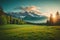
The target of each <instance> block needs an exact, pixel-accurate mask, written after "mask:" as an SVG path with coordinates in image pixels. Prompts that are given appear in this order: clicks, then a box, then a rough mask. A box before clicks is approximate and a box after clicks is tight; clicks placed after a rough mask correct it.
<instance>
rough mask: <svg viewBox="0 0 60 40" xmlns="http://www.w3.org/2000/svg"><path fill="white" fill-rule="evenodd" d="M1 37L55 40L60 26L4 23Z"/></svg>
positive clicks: (22, 39)
mask: <svg viewBox="0 0 60 40" xmlns="http://www.w3.org/2000/svg"><path fill="white" fill-rule="evenodd" d="M0 30H1V31H0V34H1V36H2V37H1V39H2V40H3V38H4V40H5V39H8V40H9V39H11V40H13V39H14V40H35V39H36V40H55V36H56V35H57V32H58V30H60V27H59V26H40V25H4V26H1V27H0ZM59 37H60V36H59Z"/></svg>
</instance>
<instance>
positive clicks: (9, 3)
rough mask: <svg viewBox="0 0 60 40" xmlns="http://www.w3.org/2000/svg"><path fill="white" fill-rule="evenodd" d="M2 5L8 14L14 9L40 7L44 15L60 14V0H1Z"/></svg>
mask: <svg viewBox="0 0 60 40" xmlns="http://www.w3.org/2000/svg"><path fill="white" fill-rule="evenodd" d="M0 5H1V6H2V7H3V8H4V11H6V12H11V11H12V10H13V9H14V8H16V7H20V6H24V7H25V6H36V7H40V8H41V9H40V11H41V12H42V13H50V12H51V13H54V12H55V11H59V12H60V1H59V0H0ZM13 11H14V10H13ZM17 11H18V10H17Z"/></svg>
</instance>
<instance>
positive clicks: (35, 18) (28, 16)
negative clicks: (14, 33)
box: [7, 12, 47, 23]
mask: <svg viewBox="0 0 60 40" xmlns="http://www.w3.org/2000/svg"><path fill="white" fill-rule="evenodd" d="M7 15H11V16H12V17H15V18H20V19H23V20H24V21H25V22H30V23H45V22H46V20H47V17H46V16H43V15H37V14H35V13H34V12H24V13H21V12H17V13H14V12H11V13H7Z"/></svg>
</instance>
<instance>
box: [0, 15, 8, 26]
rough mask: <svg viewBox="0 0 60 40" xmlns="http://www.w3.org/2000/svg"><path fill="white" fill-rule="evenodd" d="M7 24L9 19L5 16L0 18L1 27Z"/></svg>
mask: <svg viewBox="0 0 60 40" xmlns="http://www.w3.org/2000/svg"><path fill="white" fill-rule="evenodd" d="M4 24H7V19H6V16H5V15H1V16H0V25H4Z"/></svg>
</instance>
